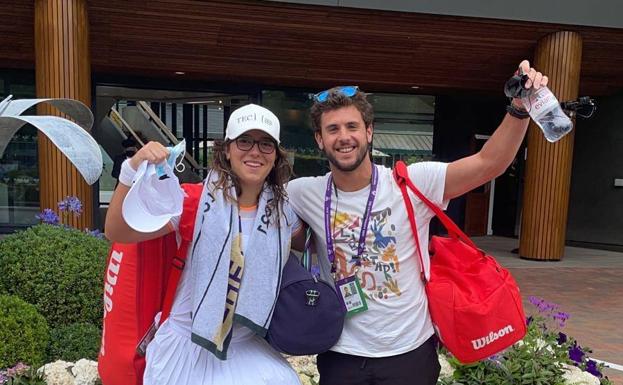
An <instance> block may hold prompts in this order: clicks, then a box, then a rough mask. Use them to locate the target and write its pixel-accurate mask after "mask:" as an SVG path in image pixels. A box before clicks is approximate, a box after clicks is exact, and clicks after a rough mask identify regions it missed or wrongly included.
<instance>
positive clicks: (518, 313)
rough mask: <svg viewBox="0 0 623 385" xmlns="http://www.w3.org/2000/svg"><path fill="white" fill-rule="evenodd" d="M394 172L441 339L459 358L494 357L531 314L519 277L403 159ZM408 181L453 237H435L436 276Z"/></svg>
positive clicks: (519, 333) (520, 333)
mask: <svg viewBox="0 0 623 385" xmlns="http://www.w3.org/2000/svg"><path fill="white" fill-rule="evenodd" d="M394 177H395V179H396V182H397V184H398V186H399V187H400V190H401V192H402V195H403V198H404V202H405V207H406V209H407V213H408V216H409V223H410V224H411V230H412V232H413V235H414V238H415V243H416V246H417V249H418V254H419V257H420V266H421V269H422V270H421V272H420V274H421V278H422V280H423V281H424V288H425V290H426V297H427V298H428V310H429V312H430V315H431V318H432V320H433V323H434V326H435V330H436V331H437V334H438V336H439V339H440V340H441V342H442V343H443V344H444V345H445V347H446V348H447V349H448V350H449V351H450V353H452V355H454V356H455V357H456V358H457V359H458V360H459V361H461V362H463V363H471V362H475V361H479V360H482V359H485V358H488V357H490V356H492V355H494V354H496V353H499V352H500V351H502V350H504V349H506V348H508V347H509V346H511V345H513V344H514V343H515V342H517V341H519V340H521V339H522V338H523V337H524V335H525V334H526V317H525V315H524V311H523V305H522V301H521V295H520V293H519V287H518V286H517V283H516V282H515V280H514V279H513V277H512V276H511V275H510V273H509V272H508V271H507V270H506V269H504V268H502V266H500V265H499V264H498V263H497V262H496V260H495V259H494V258H493V257H491V256H489V255H486V254H485V253H484V252H483V251H482V250H479V249H478V248H477V247H476V246H475V245H474V243H473V242H472V241H471V240H470V239H469V237H468V236H467V235H465V234H464V233H463V232H462V231H461V229H459V227H458V226H457V225H456V224H455V223H454V222H452V220H451V219H450V218H448V216H447V215H446V214H444V212H443V211H442V210H441V209H440V208H439V207H437V206H436V205H435V204H434V203H432V202H430V201H429V200H428V199H427V198H426V197H425V196H424V195H423V194H422V193H421V192H420V191H419V190H418V189H417V188H416V187H415V186H414V185H413V183H412V182H411V180H410V179H409V174H408V170H407V167H406V165H405V164H404V163H403V162H397V163H396V166H395V167H394ZM407 187H408V188H409V189H410V190H411V191H412V192H413V193H415V195H416V196H417V197H418V198H420V200H421V201H422V202H424V203H425V204H426V205H427V206H428V207H430V209H431V210H433V212H434V213H435V214H436V215H437V217H438V218H439V220H440V221H441V223H442V224H443V225H444V226H445V228H446V230H448V235H449V237H447V238H446V237H437V236H434V237H432V239H431V241H430V277H429V279H426V276H425V274H424V270H423V268H424V267H423V266H424V263H423V260H422V253H421V250H420V241H419V239H418V234H417V227H416V223H415V215H414V212H413V205H412V203H411V199H410V197H409V194H408V192H407Z"/></svg>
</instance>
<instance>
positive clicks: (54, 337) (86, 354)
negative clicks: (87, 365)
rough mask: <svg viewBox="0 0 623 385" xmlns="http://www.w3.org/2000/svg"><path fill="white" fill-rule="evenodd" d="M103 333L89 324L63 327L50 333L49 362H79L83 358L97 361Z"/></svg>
mask: <svg viewBox="0 0 623 385" xmlns="http://www.w3.org/2000/svg"><path fill="white" fill-rule="evenodd" d="M101 339H102V331H101V330H100V329H99V328H97V327H96V326H94V325H91V324H88V323H75V324H71V325H67V326H61V327H59V328H57V329H53V330H52V331H51V332H50V345H49V347H48V361H49V362H54V361H56V360H63V361H69V362H75V361H78V360H79V359H81V358H88V359H89V360H93V361H97V353H98V352H99V348H100V343H101Z"/></svg>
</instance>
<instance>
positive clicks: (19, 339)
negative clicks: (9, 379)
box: [0, 295, 49, 368]
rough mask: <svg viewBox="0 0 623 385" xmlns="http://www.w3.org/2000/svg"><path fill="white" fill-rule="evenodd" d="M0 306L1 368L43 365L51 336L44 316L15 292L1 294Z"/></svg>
mask: <svg viewBox="0 0 623 385" xmlns="http://www.w3.org/2000/svg"><path fill="white" fill-rule="evenodd" d="M0 309H2V311H1V312H0V341H2V343H0V368H6V367H9V366H13V365H15V364H17V363H18V362H20V361H22V362H27V363H29V364H31V365H41V364H42V363H43V360H44V358H45V357H44V353H45V348H46V346H47V344H48V339H49V331H48V325H47V323H46V321H45V318H43V316H42V315H41V314H39V313H38V312H37V309H35V307H34V306H33V305H31V304H29V303H26V302H24V301H23V300H21V299H19V298H18V297H16V296H10V295H0Z"/></svg>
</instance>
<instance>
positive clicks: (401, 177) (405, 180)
mask: <svg viewBox="0 0 623 385" xmlns="http://www.w3.org/2000/svg"><path fill="white" fill-rule="evenodd" d="M394 179H395V180H396V183H397V184H398V187H400V192H401V193H402V197H403V200H404V203H405V206H406V209H407V215H408V217H409V223H410V224H411V231H412V232H413V237H414V238H415V244H416V246H417V250H418V255H419V257H420V270H421V271H420V273H421V276H422V279H423V280H424V282H426V278H425V275H424V262H423V260H422V250H421V249H420V240H419V237H418V232H417V226H416V223H415V213H414V212H413V205H412V204H411V199H410V198H409V194H408V193H407V186H408V187H409V189H410V190H411V191H413V192H414V193H415V195H417V197H418V198H420V200H422V202H424V203H425V204H426V205H427V206H428V207H429V208H430V209H431V210H432V211H433V212H434V213H435V215H436V216H437V218H439V220H440V221H441V223H442V224H443V226H444V227H445V228H446V230H447V231H448V235H450V236H451V237H452V238H456V239H460V240H461V241H463V242H465V243H466V244H468V245H469V246H471V247H473V248H476V245H475V244H474V243H473V242H472V240H471V239H469V237H468V236H467V235H466V234H465V233H464V232H463V231H462V230H461V229H460V228H459V226H457V225H456V223H454V222H453V221H452V219H450V217H448V216H447V215H446V213H444V212H443V210H441V209H440V208H439V207H438V206H437V205H436V204H434V203H433V202H431V201H430V200H429V199H428V198H426V196H425V195H424V194H422V193H421V192H420V190H418V189H417V187H415V185H414V184H413V182H412V181H411V178H409V171H408V170H407V165H406V164H405V163H404V162H403V161H398V162H396V164H395V165H394Z"/></svg>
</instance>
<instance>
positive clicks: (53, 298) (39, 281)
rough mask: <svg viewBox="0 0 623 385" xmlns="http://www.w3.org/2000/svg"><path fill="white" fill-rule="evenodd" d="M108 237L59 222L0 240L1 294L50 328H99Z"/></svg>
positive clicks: (42, 225) (38, 226) (35, 227)
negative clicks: (82, 325)
mask: <svg viewBox="0 0 623 385" xmlns="http://www.w3.org/2000/svg"><path fill="white" fill-rule="evenodd" d="M108 248H109V244H108V241H106V240H103V239H99V238H96V237H93V236H91V235H88V234H86V233H84V232H82V231H79V230H75V229H70V228H65V227H62V226H52V225H46V224H41V225H36V226H33V227H31V228H29V229H27V230H25V231H21V232H18V233H15V234H12V235H9V236H7V237H6V238H4V239H3V240H2V241H0V294H14V295H16V296H18V297H20V298H21V299H23V300H25V301H26V302H29V303H31V304H33V305H35V307H36V308H37V310H38V311H39V313H41V314H43V315H44V316H45V318H46V320H47V321H48V325H49V326H50V328H53V329H56V328H58V327H60V326H62V325H67V324H72V323H77V322H84V323H89V324H92V325H96V326H97V327H100V325H101V321H102V314H103V304H102V297H103V277H104V271H105V264H106V257H107V254H108Z"/></svg>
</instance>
